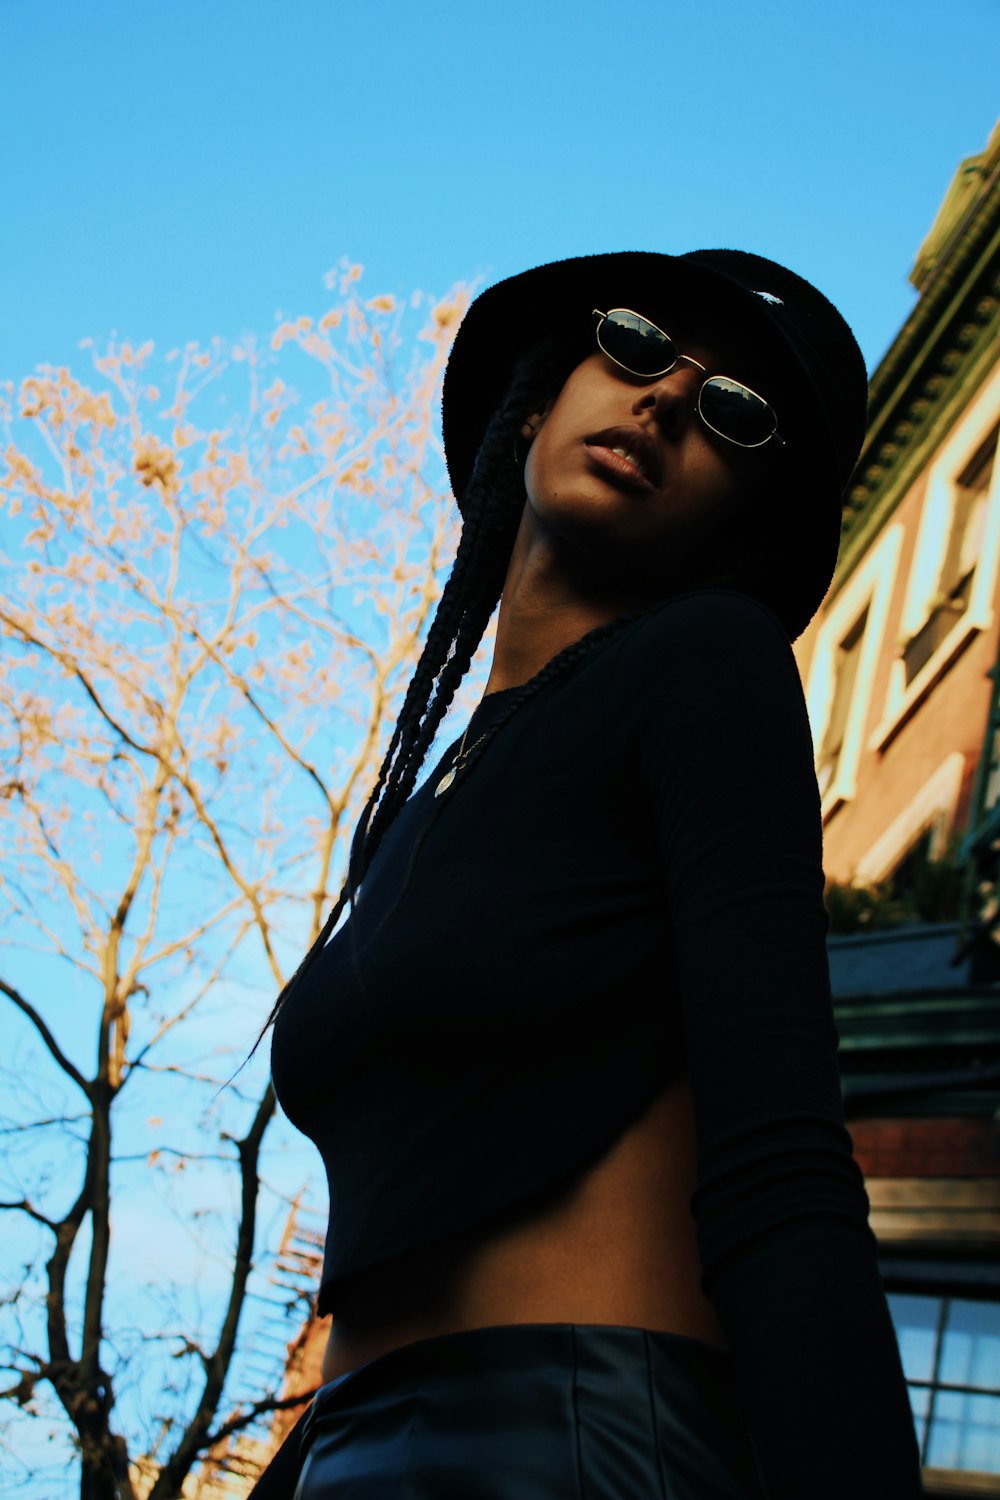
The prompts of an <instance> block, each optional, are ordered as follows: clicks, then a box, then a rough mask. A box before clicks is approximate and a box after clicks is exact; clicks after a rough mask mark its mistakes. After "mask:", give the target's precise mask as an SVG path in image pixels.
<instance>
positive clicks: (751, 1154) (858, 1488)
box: [619, 591, 923, 1500]
mask: <svg viewBox="0 0 1000 1500" xmlns="http://www.w3.org/2000/svg"><path fill="white" fill-rule="evenodd" d="M623 679H624V680H625V682H626V683H627V684H628V685H629V686H630V698H631V701H632V702H633V704H634V707H633V708H632V709H631V710H630V713H629V720H630V723H629V725H628V726H626V732H627V733H628V734H629V735H630V736H634V739H633V748H634V752H635V753H636V755H637V758H638V763H639V765H638V769H639V772H640V778H639V780H640V788H641V792H642V794H644V795H645V796H648V797H649V798H650V800H651V804H652V809H651V810H652V815H653V817H654V818H655V820H656V827H657V830H658V837H659V842H660V850H661V855H662V860H663V869H664V873H665V878H666V881H667V887H668V897H669V916H670V922H671V932H672V939H673V947H674V952H675V954H676V977H677V983H678V986H679V990H680V995H681V999H682V1004H683V1022H684V1039H685V1047H686V1052H687V1063H688V1067H689V1070H690V1074H691V1080H692V1086H693V1092H694V1106H695V1121H696V1130H697V1140H698V1184H697V1187H696V1190H695V1192H694V1194H693V1197H692V1200H691V1208H692V1212H693V1214H694V1216H695V1219H696V1224H697V1233H698V1244H699V1253H700V1257H701V1264H702V1287H703V1289H704V1291H705V1293H706V1295H707V1296H708V1297H709V1298H710V1299H711V1301H712V1304H713V1306H714V1308H715V1310H716V1313H717V1316H718V1318H719V1322H720V1324H721V1325H722V1328H723V1331H724V1332H725V1335H726V1338H727V1341H728V1343H729V1346H730V1349H731V1351H732V1354H733V1358H734V1360H735V1363H736V1367H737V1370H738V1372H739V1374H740V1378H741V1383H742V1387H743V1391H744V1394H745V1400H746V1405H747V1412H748V1416H749V1419H750V1423H751V1428H752V1432H753V1436H754V1441H755V1444H756V1447H757V1452H758V1458H759V1462H760V1466H761V1471H762V1474H763V1476H764V1479H765V1482H766V1483H767V1485H768V1488H769V1494H770V1496H771V1497H772V1500H914V1497H917V1496H920V1495H921V1494H922V1493H923V1491H922V1485H921V1476H920V1463H919V1454H918V1449H917V1443H916V1436H915V1432H914V1425H913V1418H912V1415H911V1410H910V1404H909V1398H908V1394H907V1389H906V1383H905V1379H904V1376H903V1370H902V1364H901V1360H900V1355H899V1348H898V1344H897V1341H896V1336H895V1331H894V1329H893V1325H892V1321H891V1318H890V1314H889V1310H888V1306H887V1303H886V1298H885V1293H884V1290H883V1287H882V1282H881V1279H880V1276H879V1270H878V1262H877V1258H876V1242H875V1238H874V1235H873V1234H872V1232H871V1229H870V1227H869V1224H868V1211H869V1203H868V1198H867V1194H866V1193H865V1189H864V1181H863V1178H862V1174H861V1171H860V1169H859V1167H858V1165H857V1163H856V1162H855V1160H854V1158H853V1154H852V1146H851V1140H850V1136H849V1135H848V1133H847V1131H846V1129H845V1125H844V1116H843V1106H842V1102H841V1093H840V1082H839V1071H838V1065H837V1042H838V1036H837V1031H836V1027H835V1024H834V1019H833V1007H832V1001H831V997H830V980H829V964H828V959H827V954H826V934H827V931H828V926H829V923H828V918H827V915H826V910H825V907H824V904H823V869H822V829H821V821H820V804H819V792H818V788H817V784H816V777H815V771H814V764H813V749H812V740H811V736H810V731H809V723H808V718H807V715H806V709H805V702H804V699H803V695H802V688H801V683H800V680H799V676H798V669H797V667H796V664H795V659H794V656H793V654H792V651H791V646H790V645H789V642H788V639H787V636H786V635H785V634H784V632H783V631H782V629H781V626H780V625H779V623H778V621H777V620H776V619H775V618H774V616H772V615H771V614H770V612H769V611H767V610H766V609H764V608H763V606H761V605H758V604H756V603H755V602H754V601H752V600H750V599H748V598H744V597H743V596H740V595H738V594H735V593H732V592H729V591H711V592H703V593H700V594H692V595H689V596H687V597H686V598H683V599H679V600H677V601H674V602H673V603H672V604H670V605H669V606H667V607H666V608H665V609H664V610H662V611H660V612H658V614H657V616H655V617H653V618H652V619H651V620H650V621H649V622H648V623H646V624H644V625H643V626H642V627H640V628H639V629H637V630H636V631H635V633H634V634H633V635H632V637H631V639H630V640H629V641H628V642H627V643H626V644H625V646H623V650H622V654H621V663H620V667H619V680H620V681H621V680H623Z"/></svg>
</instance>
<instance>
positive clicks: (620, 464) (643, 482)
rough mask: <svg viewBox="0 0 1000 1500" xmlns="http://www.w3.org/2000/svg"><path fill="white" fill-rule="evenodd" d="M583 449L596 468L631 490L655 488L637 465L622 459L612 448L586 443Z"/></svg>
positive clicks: (627, 459)
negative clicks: (612, 476) (620, 481)
mask: <svg viewBox="0 0 1000 1500" xmlns="http://www.w3.org/2000/svg"><path fill="white" fill-rule="evenodd" d="M585 447H586V449H587V452H588V453H589V454H590V456H591V458H592V459H593V461H594V463H595V464H596V465H597V466H598V468H600V469H603V470H605V472H607V473H610V474H613V475H614V476H615V478H616V479H620V480H623V481H625V482H626V483H627V484H628V485H629V486H630V487H631V488H634V489H637V490H643V491H648V490H653V489H655V488H656V486H655V485H654V484H652V483H651V482H650V481H649V480H648V479H647V478H646V476H645V474H644V473H643V472H642V470H641V469H640V468H639V467H638V465H637V464H634V463H633V462H632V460H631V459H629V458H623V457H622V455H621V454H620V453H616V452H615V451H614V449H613V448H606V447H605V446H604V445H603V444H602V443H586V444H585Z"/></svg>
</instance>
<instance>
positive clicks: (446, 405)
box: [442, 250, 868, 640]
mask: <svg viewBox="0 0 1000 1500" xmlns="http://www.w3.org/2000/svg"><path fill="white" fill-rule="evenodd" d="M623 306H624V307H632V308H634V309H635V310H636V311H638V312H641V313H645V314H646V316H647V317H650V318H653V319H654V321H655V320H658V319H661V318H662V320H663V323H664V326H665V327H666V328H667V331H668V332H669V330H670V321H669V317H670V312H671V310H674V311H675V314H676V316H677V317H678V318H682V319H684V320H685V321H690V320H691V318H692V317H694V318H696V317H697V313H698V309H699V308H705V309H709V310H710V311H711V315H712V319H713V324H717V323H718V320H719V319H720V318H721V319H724V320H725V321H726V324H727V328H728V327H732V329H733V330H734V331H736V332H738V333H739V334H740V336H745V337H746V339H747V341H748V344H750V345H751V346H752V348H753V352H754V354H755V356H756V355H760V356H762V357H763V358H765V359H767V360H768V361H769V362H771V364H772V366H773V367H775V368H776V369H777V370H778V371H779V373H780V374H781V375H782V376H783V377H784V383H785V384H786V385H787V386H788V388H789V389H790V390H794V391H795V392H796V395H797V399H798V401H799V405H800V408H801V412H800V415H801V424H800V425H801V426H802V427H804V431H802V432H801V433H800V441H797V442H796V443H795V444H794V445H789V447H788V448H787V449H786V452H787V454H788V461H789V464H790V465H791V466H792V484H793V487H794V491H795V493H794V496H793V501H792V507H791V510H792V514H794V515H797V516H798V517H800V520H801V528H800V535H801V548H800V549H799V555H798V559H797V561H796V564H795V567H794V574H793V573H792V571H791V570H790V573H789V576H788V578H787V579H786V580H783V581H782V582H781V583H780V585H779V586H778V595H776V596H775V597H773V598H769V600H768V602H769V603H770V604H771V607H772V608H774V609H775V612H776V613H777V614H778V615H779V616H780V618H781V619H782V622H783V624H784V625H785V628H786V630H787V631H788V634H789V636H790V638H791V639H792V640H795V638H796V637H797V636H798V635H801V633H802V631H803V630H804V629H805V627H806V625H807V624H808V623H809V621H810V620H811V619H812V616H813V615H814V614H815V612H816V610H817V609H818V608H819V606H820V604H821V603H822V601H823V597H824V595H825V594H826V591H827V589H828V588H829V586H830V582H831V580H832V578H833V573H834V569H835V567H836V564H837V553H838V550H839V547H840V532H841V518H842V505H843V496H844V493H845V491H846V489H847V486H848V484H849V482H850V478H851V474H852V472H853V470H854V466H855V464H856V463H857V459H858V454H859V453H860V451H861V445H862V442H863V441H864V436H865V422H866V415H867V399H868V377H867V375H866V372H865V363H864V358H863V357H862V354H861V350H860V349H859V348H858V345H857V341H856V340H855V338H854V335H853V333H852V332H851V330H850V328H849V327H848V325H847V323H846V322H845V321H844V319H843V317H841V315H840V313H839V312H838V311H837V309H836V308H835V307H834V306H833V304H832V303H831V302H829V301H828V300H827V298H826V297H824V296H823V294H822V292H820V291H817V289H816V288H815V287H814V286H812V285H811V283H810V282H808V281H806V280H804V278H803V277H801V276H798V275H796V273H795V272H794V271H789V270H788V269H787V267H785V266H781V265H778V263H777V262H776V261H773V260H767V259H766V258H765V257H764V256H761V255H752V254H750V253H748V252H746V251H743V250H691V251H689V252H688V253H687V254H685V255H658V254H655V253H653V252H650V251H645V250H624V251H620V252H616V253H613V254H604V255H579V256H574V257H572V258H571V259H568V260H560V261H551V262H549V263H548V264H546V265H542V266H536V267H534V268H533V269H532V270H529V271H522V272H521V273H520V275H517V276H511V277H508V278H507V280H505V281H499V282H497V283H496V285H495V286H491V287H488V288H487V289H486V291H484V292H481V293H480V295H479V296H478V297H477V298H476V299H475V301H474V302H473V303H472V305H471V306H470V308H469V310H468V312H467V313H466V314H465V317H464V318H463V320H462V323H461V325H460V327H459V330H458V333H457V335H456V338H455V342H454V345H453V347H452V351H451V354H450V356H449V359H448V365H447V368H446V370H445V376H444V390H443V397H442V426H443V435H444V449H445V459H446V462H447V465H448V474H449V477H450V479H451V486H452V490H453V491H454V493H455V496H456V498H457V500H458V504H459V508H460V509H461V507H462V497H463V494H464V491H465V489H466V486H467V485H468V482H469V479H470V477H471V475H472V471H473V468H474V466H475V461H476V455H477V453H478V451H479V446H480V443H481V442H482V439H483V435H484V433H485V431H486V428H487V426H488V424H489V421H490V418H491V417H492V415H493V412H494V411H495V409H496V407H497V406H498V405H499V403H500V401H501V400H502V398H503V396H504V393H505V391H506V389H507V386H508V385H509V383H510V379H511V376H512V374H513V371H514V366H515V364H516V363H517V360H518V358H519V357H520V356H521V355H522V354H523V353H525V352H526V351H527V349H528V348H530V347H531V346H532V345H533V344H535V343H537V342H538V340H539V339H541V338H543V337H544V336H545V335H546V334H554V335H556V336H557V337H558V336H560V335H565V336H566V337H569V338H578V339H579V338H580V337H581V336H582V337H583V338H584V339H585V335H584V334H583V330H589V329H591V328H592V327H593V319H592V316H591V313H592V309H593V308H595V307H603V308H608V307H623ZM595 347H596V346H595Z"/></svg>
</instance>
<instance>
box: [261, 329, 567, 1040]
mask: <svg viewBox="0 0 1000 1500" xmlns="http://www.w3.org/2000/svg"><path fill="white" fill-rule="evenodd" d="M586 352H587V349H586V347H580V346H576V345H575V344H574V343H572V342H568V341H558V340H556V339H554V338H547V339H544V340H542V341H541V342H539V343H538V344H536V345H534V346H533V347H532V348H531V349H529V350H528V351H527V352H526V353H525V354H524V355H523V356H522V357H521V359H520V360H519V361H518V363H517V365H516V366H515V368H514V372H513V375H512V377H511V380H510V384H509V385H508V388H507V391H506V394H505V395H504V397H503V399H502V400H501V402H500V404H499V405H498V407H497V408H496V411H495V412H494V414H493V417H492V419H491V421H490V423H489V426H488V427H487V429H486V431H485V433H484V434H483V440H482V442H481V443H480V446H479V452H478V454H477V457H476V463H475V467H474V469H473V471H472V475H471V477H470V479H469V483H468V485H467V487H466V489H465V492H464V494H463V497H462V499H463V505H462V513H463V525H462V533H461V537H460V539H459V544H458V551H457V553H456V555H455V561H454V563H453V565H452V569H451V573H450V574H449V576H448V580H447V582H446V584H445V586H444V591H443V593H442V595H441V598H440V600H439V601H438V605H437V609H436V610H435V613H434V618H433V619H432V621H431V625H430V629H429V631H428V633H427V640H426V642H425V644H424V648H423V650H422V652H421V654H420V658H419V660H418V662H417V665H416V668H415V670H414V673H413V677H412V678H411V680H410V683H409V686H408V687H407V689H406V694H405V697H404V699H403V705H402V707H401V709H400V711H399V716H398V718H397V720H396V724H395V727H394V729H393V732H392V737H391V739H390V741H389V746H388V749H387V750H386V752H385V756H384V758H383V760H382V764H381V767H380V768H379V773H378V777H377V778H376V781H375V786H374V787H373V789H372V792H371V795H370V796H369V798H368V801H367V802H366V804H365V807H364V810H363V812H362V814H361V816H360V818H359V820H358V824H357V827H356V828H355V831H354V835H353V837H352V840H351V848H350V854H349V857H348V865H347V878H346V880H345V881H344V885H343V888H342V890H341V892H340V895H339V896H338V898H337V901H336V902H335V904H334V906H333V909H332V911H331V912H330V915H329V916H328V917H327V919H326V921H325V922H324V924H323V927H322V929H321V931H320V932H319V934H318V935H317V937H316V940H315V942H314V943H313V944H312V947H311V948H310V949H309V951H308V952H307V953H306V955H305V957H304V958H303V960H302V962H301V963H300V964H299V967H298V968H297V969H296V971H295V973H294V974H293V975H292V977H291V979H290V980H289V981H288V983H287V984H286V985H285V986H284V988H283V989H282V991H281V993H280V994H279V996H278V998H277V1000H276V1002H275V1005H274V1008H273V1009H272V1011H271V1014H270V1015H269V1016H268V1018H267V1021H266V1022H265V1024H264V1027H263V1030H262V1031H261V1034H260V1037H258V1038H257V1044H255V1047H256V1045H259V1043H260V1040H261V1037H263V1035H264V1032H266V1031H267V1029H268V1027H269V1026H270V1025H272V1023H273V1022H274V1021H275V1019H276V1018H277V1016H278V1014H279V1012H280V1010H281V1009H282V1007H283V1006H284V1004H285V1002H286V1000H287V999H288V996H289V994H290V993H291V991H292V989H293V988H294V986H295V985H296V984H297V983H298V982H299V981H300V980H301V979H302V977H303V976H304V975H305V973H306V972H307V971H308V969H309V968H310V966H311V965H312V963H313V962H314V961H315V959H316V957H317V955H318V954H319V953H320V952H321V951H322V949H323V947H324V945H325V943H326V940H327V938H328V937H329V935H330V933H331V932H332V931H333V929H334V928H335V927H336V925H337V923H338V921H339V920H340V917H341V915H342V913H343V911H344V908H345V907H346V906H347V905H348V904H349V903H350V904H351V905H352V906H353V903H354V900H355V897H356V894H357V891H358V887H359V886H360V884H361V881H362V880H363V879H364V876H365V872H366V871H367V870H368V868H369V867H370V865H371V862H372V860H373V859H374V857H375V854H376V851H377V850H378V847H379V845H380V843H381V842H382V839H383V838H384V837H385V834H386V831H387V830H388V828H389V826H390V824H391V823H392V821H393V819H394V818H395V817H396V815H397V813H398V812H399V811H400V809H401V808H402V807H403V805H404V803H405V802H406V800H407V798H408V797H409V795H410V792H411V791H412V790H413V787H414V784H415V782H416V779H417V775H418V773H419V771H420V767H421V765H422V764H423V761H424V758H425V756H426V754H427V751H428V749H429V748H430V746H431V743H432V742H433V740H434V736H435V734H436V732H437V729H438V726H439V725H440V723H441V721H442V719H443V718H444V716H445V714H446V713H447V711H448V707H449V705H450V704H451V701H452V699H453V698H454V696H455V692H456V690H457V688H458V686H459V684H460V682H461V681H462V678H463V677H464V676H465V674H466V672H467V671H468V670H469V665H470V663H471V661H472V657H473V655H474V654H475V651H476V648H477V647H478V645H479V643H480V641H481V640H482V638H483V635H484V633H485V631H486V627H487V625H488V624H489V621H490V617H491V615H492V614H493V611H494V609H495V608H496V605H497V601H498V600H499V598H500V592H501V589H502V588H503V583H504V579H505V578H506V576H507V567H508V565H509V562H510V555H511V552H512V550H513V546H514V538H515V536H516V535H517V529H518V526H519V525H520V521H521V514H522V511H523V509H524V477H523V464H522V463H521V462H520V461H519V460H518V442H519V439H520V432H521V425H522V423H523V422H524V419H525V417H526V415H527V414H528V413H529V412H530V411H531V410H533V409H534V408H535V407H536V406H537V405H539V404H541V402H542V401H543V400H544V399H545V398H546V397H548V396H551V395H553V394H554V393H555V392H556V391H558V390H559V389H560V387H561V386H562V384H563V382H564V381H565V379H566V376H567V375H568V374H569V373H570V370H572V369H573V367H574V366H575V365H576V364H578V363H579V361H580V359H582V358H583V356H584V354H585V353H586ZM578 644H579V643H578ZM563 654H565V653H563ZM557 660H558V659H557ZM549 666H550V667H554V666H555V662H551V663H549ZM541 675H542V674H539V676H541ZM534 682H537V679H533V683H534ZM538 685H539V686H541V684H540V683H539V684H538ZM530 686H532V684H525V687H530ZM535 691H537V688H535ZM515 696H518V697H519V696H520V694H517V695H515ZM480 748H482V747H480ZM477 759H478V757H477Z"/></svg>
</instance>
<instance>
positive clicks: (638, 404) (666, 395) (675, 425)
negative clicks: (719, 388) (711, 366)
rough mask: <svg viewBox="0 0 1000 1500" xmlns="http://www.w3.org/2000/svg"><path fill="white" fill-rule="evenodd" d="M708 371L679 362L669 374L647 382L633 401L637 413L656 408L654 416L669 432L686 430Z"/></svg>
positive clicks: (653, 411) (634, 412) (633, 410)
mask: <svg viewBox="0 0 1000 1500" xmlns="http://www.w3.org/2000/svg"><path fill="white" fill-rule="evenodd" d="M703 379H704V374H703V372H702V371H701V370H699V369H696V368H694V367H693V366H692V365H683V364H677V365H675V366H674V368H673V369H672V370H668V371H667V373H666V375H660V376H658V377H657V379H656V380H654V381H653V382H652V383H651V384H650V385H646V386H643V388H642V390H641V391H640V392H639V393H638V395H637V396H636V399H635V401H634V402H633V404H632V413H633V415H634V416H640V415H641V414H642V413H644V412H648V411H652V413H653V417H654V420H655V421H656V422H657V423H658V425H659V426H660V427H661V428H662V429H663V431H664V432H665V433H667V434H668V435H676V434H677V433H679V432H682V431H683V429H684V427H685V425H686V424H687V423H688V422H689V421H690V420H691V419H692V417H693V416H694V415H695V413H696V411H697V407H698V391H699V389H700V386H701V382H702V380H703Z"/></svg>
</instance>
